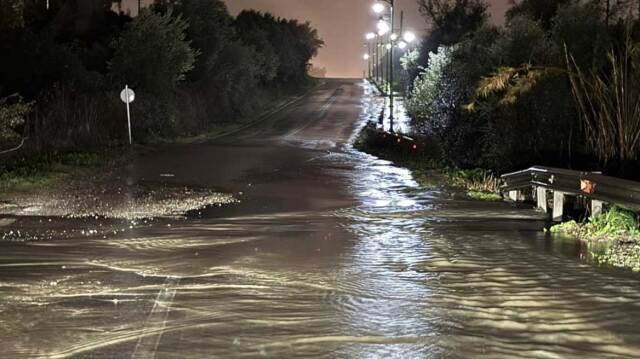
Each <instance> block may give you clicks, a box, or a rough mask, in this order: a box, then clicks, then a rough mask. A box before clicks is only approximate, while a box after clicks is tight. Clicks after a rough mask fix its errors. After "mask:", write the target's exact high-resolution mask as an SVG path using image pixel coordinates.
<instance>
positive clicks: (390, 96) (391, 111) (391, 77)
mask: <svg viewBox="0 0 640 359" xmlns="http://www.w3.org/2000/svg"><path fill="white" fill-rule="evenodd" d="M387 1H388V2H389V5H390V6H391V10H390V11H391V35H389V37H390V38H391V48H390V49H389V132H391V133H393V42H394V41H393V31H395V27H394V16H393V15H394V14H393V7H394V0H387Z"/></svg>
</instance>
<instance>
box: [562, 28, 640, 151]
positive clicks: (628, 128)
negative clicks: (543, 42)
mask: <svg viewBox="0 0 640 359" xmlns="http://www.w3.org/2000/svg"><path fill="white" fill-rule="evenodd" d="M638 55H640V44H637V43H635V44H634V43H633V42H632V40H631V38H630V37H629V36H627V39H626V41H625V43H624V46H623V47H622V49H621V50H620V51H617V52H616V51H614V50H611V51H610V52H609V55H608V60H609V63H608V64H609V68H608V69H607V71H605V72H602V71H597V70H591V71H589V72H585V71H583V70H582V69H581V68H580V67H579V66H578V64H577V63H576V60H575V59H574V58H573V56H571V55H569V54H568V52H566V56H567V66H568V68H569V71H568V73H569V79H570V81H571V87H572V91H573V95H574V98H575V100H576V103H577V106H578V109H579V112H580V115H581V117H582V119H583V124H584V128H585V132H586V135H587V140H588V142H589V144H590V145H591V146H592V147H593V149H594V150H595V152H596V154H597V155H598V157H600V158H601V159H602V160H603V161H604V162H605V163H606V162H608V161H611V160H620V161H621V162H623V163H624V162H627V161H632V160H635V159H636V158H637V155H638V151H639V150H640V68H639V67H638V66H640V61H639V60H640V58H639V57H638Z"/></svg>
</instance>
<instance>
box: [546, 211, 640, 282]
mask: <svg viewBox="0 0 640 359" xmlns="http://www.w3.org/2000/svg"><path fill="white" fill-rule="evenodd" d="M550 232H551V233H554V234H559V235H568V236H571V237H575V238H578V239H580V240H582V241H585V242H587V243H588V244H589V249H590V253H589V255H590V256H591V259H592V260H593V261H595V262H597V263H601V264H608V265H612V266H615V267H622V268H630V269H632V270H633V271H636V272H640V226H639V224H638V216H637V214H636V213H634V212H633V211H629V210H625V209H622V208H619V207H615V206H614V207H612V208H610V209H608V210H607V211H605V212H603V213H602V214H600V215H598V216H595V217H593V218H592V219H590V220H589V221H587V222H586V223H577V222H576V221H570V222H565V223H562V224H558V225H555V226H553V227H551V229H550Z"/></svg>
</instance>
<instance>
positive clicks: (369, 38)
mask: <svg viewBox="0 0 640 359" xmlns="http://www.w3.org/2000/svg"><path fill="white" fill-rule="evenodd" d="M374 37H376V34H374V33H373V32H370V33H368V34H366V35H365V38H366V39H367V40H373V38H374Z"/></svg>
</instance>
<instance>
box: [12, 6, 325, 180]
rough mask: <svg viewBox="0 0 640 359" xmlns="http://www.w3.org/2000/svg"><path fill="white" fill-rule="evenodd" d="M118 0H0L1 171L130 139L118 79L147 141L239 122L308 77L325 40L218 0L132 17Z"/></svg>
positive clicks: (297, 89)
mask: <svg viewBox="0 0 640 359" xmlns="http://www.w3.org/2000/svg"><path fill="white" fill-rule="evenodd" d="M47 3H48V2H47ZM118 5H119V1H111V0H86V1H82V2H79V1H72V0H62V1H52V2H51V3H50V6H51V7H50V9H49V10H47V9H46V6H45V2H43V1H32V0H6V1H5V0H3V1H2V2H0V52H1V53H3V54H9V56H1V57H0V151H2V152H3V153H0V164H1V166H0V171H2V172H0V176H3V177H2V178H7V176H8V177H12V175H11V174H10V173H9V172H11V173H14V174H15V173H23V172H24V173H27V172H29V173H31V172H34V171H35V172H37V171H36V170H39V169H46V168H50V166H49V164H50V163H54V162H57V161H58V160H57V159H51V158H49V157H51V156H52V157H56V156H58V155H51V156H50V155H49V154H52V153H58V154H61V155H60V156H62V157H60V158H64V154H65V153H101V152H102V151H103V150H104V149H108V148H113V147H114V146H116V147H117V146H119V145H120V144H123V143H125V142H126V141H127V123H126V112H125V110H124V106H123V104H122V103H121V101H120V99H119V93H120V91H121V90H122V89H123V88H124V86H125V84H127V85H129V87H131V88H133V89H134V90H135V92H136V99H135V102H134V103H133V104H132V106H131V111H132V113H131V116H132V127H133V137H134V140H135V141H136V142H137V143H143V144H144V143H150V142H158V141H172V140H174V139H176V138H178V137H183V138H185V137H197V136H202V135H203V134H205V133H208V132H210V131H218V132H219V131H221V129H227V128H237V127H239V126H240V125H241V124H242V123H244V122H245V121H247V120H250V119H253V118H256V116H257V114H259V113H261V112H263V111H264V110H266V109H269V108H271V105H272V104H273V103H277V102H279V101H281V100H282V99H286V98H290V97H291V96H293V95H295V94H299V93H301V92H302V91H304V90H305V89H308V88H309V87H310V86H311V85H312V84H313V80H312V79H311V78H310V77H309V76H308V75H307V70H308V68H309V62H310V60H311V59H312V58H313V57H314V56H315V55H316V54H317V51H318V49H319V48H320V47H322V46H323V42H322V40H321V39H320V38H319V37H318V34H317V32H316V30H315V29H313V28H312V27H311V26H310V25H309V24H308V23H300V22H298V21H297V20H287V19H281V18H276V17H274V16H272V15H270V14H268V13H259V12H255V11H244V12H242V13H240V14H239V15H238V16H237V17H232V16H231V15H230V14H229V13H228V11H227V8H226V6H225V4H224V3H223V2H222V1H221V0H210V1H181V0H157V1H155V2H154V4H153V5H151V6H150V7H148V8H145V9H143V10H142V12H141V14H140V15H139V16H137V17H135V18H132V17H131V16H129V14H125V13H123V12H120V11H119V10H118ZM99 157H100V158H105V157H104V156H99ZM56 158H58V157H56ZM42 161H44V162H42ZM63 162H64V160H63ZM54 167H55V166H54ZM15 178H20V176H18V177H15ZM16 181H19V180H16ZM3 186H4V185H3Z"/></svg>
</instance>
